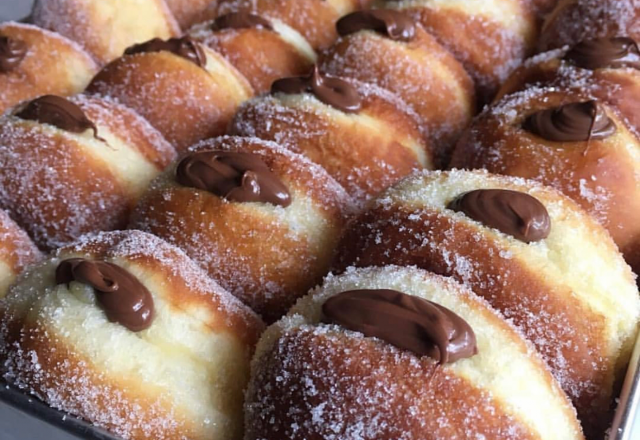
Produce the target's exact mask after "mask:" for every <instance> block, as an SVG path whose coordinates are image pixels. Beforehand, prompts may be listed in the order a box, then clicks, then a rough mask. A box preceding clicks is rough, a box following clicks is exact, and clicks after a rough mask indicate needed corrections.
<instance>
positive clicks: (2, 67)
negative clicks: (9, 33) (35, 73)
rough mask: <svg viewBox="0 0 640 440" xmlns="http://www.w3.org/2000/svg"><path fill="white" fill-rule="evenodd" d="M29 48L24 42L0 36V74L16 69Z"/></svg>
mask: <svg viewBox="0 0 640 440" xmlns="http://www.w3.org/2000/svg"><path fill="white" fill-rule="evenodd" d="M28 50H29V48H28V47H27V44H26V43H25V42H24V41H20V40H16V39H14V38H9V37H2V36H0V73H8V72H11V71H12V70H13V69H15V68H16V67H18V66H19V65H20V63H21V62H22V60H23V59H24V57H25V56H27V52H28Z"/></svg>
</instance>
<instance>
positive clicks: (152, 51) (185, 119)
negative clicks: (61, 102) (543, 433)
mask: <svg viewBox="0 0 640 440" xmlns="http://www.w3.org/2000/svg"><path fill="white" fill-rule="evenodd" d="M87 93H97V94H100V95H104V96H109V97H111V98H114V99H116V100H118V101H119V102H121V103H123V104H125V105H127V106H128V107H130V108H132V109H134V110H136V111H137V112H138V113H140V114H141V115H142V116H144V117H145V118H146V119H147V120H148V121H149V122H150V123H151V125H153V126H154V127H155V128H156V129H157V130H158V131H159V132H160V133H162V134H163V135H164V136H165V138H166V139H167V140H168V141H169V142H171V143H172V144H173V145H174V146H175V147H176V149H177V150H178V151H183V150H185V149H186V148H187V147H189V146H191V145H193V144H194V143H196V142H197V141H199V140H202V139H206V138H209V137H212V136H217V135H221V134H224V132H225V130H226V127H227V124H228V123H229V120H230V119H231V118H232V117H233V114H234V113H235V111H236V108H237V107H238V105H239V104H240V103H241V102H242V101H245V100H246V99H249V98H250V97H251V96H252V95H253V90H252V89H251V86H250V85H249V83H248V82H247V80H246V79H245V78H244V77H243V76H242V74H240V72H238V71H237V70H236V69H235V68H234V67H233V66H232V65H231V64H230V63H229V62H228V61H227V60H225V59H224V57H223V56H222V55H220V54H218V53H217V52H215V51H213V50H211V49H209V48H208V47H206V46H204V45H203V44H200V43H198V42H196V41H194V40H192V39H191V38H189V37H182V38H174V39H170V40H167V41H162V40H158V39H154V40H151V41H148V42H146V43H143V44H139V45H136V46H132V47H130V48H129V49H127V52H126V53H125V55H124V56H122V57H120V58H118V59H117V60H115V61H113V62H111V63H110V64H108V65H107V66H106V67H104V69H102V70H101V71H100V72H99V73H98V74H97V75H96V77H95V78H94V79H93V80H92V81H91V84H89V87H88V88H87Z"/></svg>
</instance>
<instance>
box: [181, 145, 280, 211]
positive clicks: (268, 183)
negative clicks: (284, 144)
mask: <svg viewBox="0 0 640 440" xmlns="http://www.w3.org/2000/svg"><path fill="white" fill-rule="evenodd" d="M176 180H177V182H178V183H180V184H181V185H184V186H188V187H191V188H197V189H201V190H204V191H209V192H211V193H213V194H215V195H217V196H219V197H222V198H224V199H225V200H229V201H232V202H261V203H271V204H272V205H278V206H283V207H287V206H289V205H290V204H291V195H290V193H289V190H288V189H287V187H286V186H285V185H284V184H283V183H282V181H281V180H280V179H279V178H278V177H277V176H276V175H275V174H274V173H273V172H271V170H270V169H269V167H268V166H267V165H266V164H265V163H264V162H263V161H262V160H261V159H260V157H259V156H258V155H256V154H252V153H237V152H231V151H201V152H196V153H191V154H189V155H188V156H187V157H185V158H184V159H182V161H181V162H180V163H179V164H178V168H177V169H176Z"/></svg>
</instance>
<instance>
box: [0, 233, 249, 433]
mask: <svg viewBox="0 0 640 440" xmlns="http://www.w3.org/2000/svg"><path fill="white" fill-rule="evenodd" d="M96 253H97V254H99V255H100V258H101V259H105V260H107V261H109V260H119V261H126V262H127V263H136V262H139V263H140V264H144V265H145V267H148V268H149V270H151V271H155V270H157V271H159V272H158V273H157V274H155V275H154V276H158V277H159V278H158V279H157V280H158V281H160V280H161V281H160V283H159V284H157V285H158V286H159V288H162V289H166V288H169V289H170V288H171V287H170V286H171V285H178V284H180V283H185V284H186V286H187V287H188V292H189V296H190V298H187V299H188V300H193V299H195V298H197V297H201V298H202V301H203V302H202V304H203V305H204V304H207V307H214V308H215V309H216V316H217V317H218V319H220V318H221V317H222V322H221V323H216V325H220V324H222V327H226V328H227V330H230V329H233V330H232V331H234V332H238V333H236V335H237V337H238V338H240V339H241V340H244V341H250V340H253V341H254V342H255V338H256V334H254V333H255V332H256V331H257V330H258V327H257V326H259V325H261V324H258V323H261V321H260V319H259V318H258V317H257V315H255V314H254V313H253V312H252V311H251V310H249V309H248V308H247V307H246V306H244V305H243V304H242V303H240V301H238V300H237V299H235V298H234V297H233V296H231V295H230V294H228V293H227V292H226V291H225V290H224V289H222V287H220V286H219V285H218V284H217V283H215V282H214V281H213V280H211V279H210V278H209V277H208V276H207V275H206V274H205V273H204V272H203V271H202V270H201V269H200V268H199V267H198V266H197V265H196V264H195V263H194V262H193V261H192V260H191V259H189V258H188V257H187V255H186V254H184V252H182V251H181V250H179V249H178V248H176V247H174V246H171V245H169V244H168V243H166V242H164V241H163V240H161V239H159V238H157V237H155V236H152V235H150V234H146V233H143V232H140V231H119V232H101V233H98V234H93V235H88V236H86V237H83V238H82V239H81V240H79V241H78V242H77V243H76V244H74V245H72V246H69V247H66V248H63V249H59V250H58V251H56V252H55V253H54V254H53V256H52V257H51V259H52V260H51V262H53V263H54V264H55V263H56V262H57V261H59V260H61V259H64V258H69V257H71V256H74V257H75V256H80V257H87V258H91V257H95V255H94V254H96ZM51 262H48V263H45V265H50V264H51ZM149 264H151V266H149ZM42 267H44V265H43V266H42ZM43 273H44V271H43V270H42V268H41V267H40V266H38V267H34V268H33V269H31V270H29V271H27V273H25V274H24V275H23V277H22V279H23V280H25V279H27V278H30V277H31V278H32V280H33V279H35V283H33V284H32V285H30V286H29V287H28V288H27V289H28V290H27V291H25V292H22V293H25V294H29V295H31V296H32V297H31V298H30V300H29V304H26V305H25V304H24V299H21V298H12V297H11V294H10V295H9V297H8V298H7V299H5V300H0V311H4V313H5V314H6V316H5V317H4V318H5V319H3V320H1V321H0V359H4V360H5V363H4V365H0V372H1V373H2V374H3V376H4V378H5V380H7V382H9V383H11V384H14V385H15V386H17V387H19V388H20V389H22V390H25V391H28V392H30V393H31V394H33V395H35V396H36V397H38V398H40V399H42V400H44V401H45V402H47V403H48V404H49V405H51V406H52V407H53V408H56V409H59V410H62V411H65V412H68V413H70V414H75V415H78V414H82V415H84V417H86V418H87V420H89V421H90V422H92V423H94V424H95V425H96V426H99V427H104V428H110V429H112V430H113V432H114V433H115V434H117V435H119V436H122V437H123V438H124V439H131V438H136V439H140V438H144V439H150V440H151V439H157V438H158V437H157V435H158V433H160V432H168V434H167V435H168V437H167V438H171V439H178V438H180V439H186V438H191V437H190V436H189V435H188V434H183V435H180V434H176V432H177V433H180V429H182V428H181V427H183V426H185V425H187V426H188V425H189V424H191V423H193V422H194V421H191V420H182V418H181V417H182V416H183V415H184V414H182V415H178V414H176V413H175V412H174V411H175V407H174V406H173V404H172V402H171V401H170V396H168V395H164V394H160V395H158V396H157V397H151V396H153V387H154V386H156V385H155V384H147V386H151V387H152V388H151V389H150V391H151V393H152V394H151V395H150V396H145V395H140V394H135V393H136V391H134V388H138V387H140V386H141V384H139V383H130V384H129V385H130V386H131V389H130V390H129V389H123V384H124V386H126V384H127V380H130V379H127V378H120V377H118V378H117V379H116V381H118V383H115V382H114V378H113V376H112V375H110V374H109V372H107V371H104V372H103V371H101V370H100V369H97V368H96V366H95V365H94V363H93V361H92V359H91V357H92V356H94V355H95V354H91V353H84V354H83V353H77V352H76V351H75V349H74V347H69V346H65V343H64V342H63V339H66V337H67V336H68V335H67V334H66V333H64V332H66V331H67V330H65V328H66V327H65V326H66V325H68V324H69V323H68V322H67V323H62V322H60V323H57V322H56V321H57V319H58V318H57V317H58V316H60V317H61V318H60V319H66V318H65V317H64V315H65V312H66V311H65V310H64V308H66V307H72V305H71V304H70V303H67V302H66V301H60V302H54V303H48V304H47V305H46V306H44V307H43V306H42V301H43V298H44V296H46V295H47V294H50V295H53V294H54V293H53V291H49V289H52V286H51V283H52V280H51V279H49V278H48V277H46V278H45V277H44V276H43ZM167 274H168V276H167ZM150 280H151V279H149V280H147V282H149V281H150ZM150 282H151V284H152V285H154V284H155V283H157V281H150ZM145 283H146V282H145ZM168 294H169V295H171V294H173V292H172V291H171V290H168ZM152 295H154V297H155V298H156V301H157V300H158V297H157V295H159V293H158V292H153V291H152ZM21 303H22V304H21ZM25 307H26V308H25ZM52 307H53V308H55V307H59V309H58V310H56V309H52ZM177 307H178V308H179V309H180V305H179V304H178V305H177ZM33 310H37V311H38V312H37V315H34V312H33ZM180 311H181V312H184V313H187V314H190V315H191V317H190V318H191V319H193V320H195V321H200V320H202V319H204V318H205V317H206V314H203V313H201V312H199V311H197V310H193V309H191V311H187V310H185V309H180ZM92 313H93V312H92ZM92 319H93V318H92V317H90V316H87V317H85V323H84V324H83V325H86V327H87V328H86V332H87V333H86V334H85V335H84V336H82V337H83V338H91V337H92V335H91V333H92V330H91V329H92V328H93V327H95V326H96V324H95V322H91V321H92ZM34 320H35V321H34ZM202 322H204V321H202ZM16 325H18V326H19V327H20V329H19V330H18V333H16V330H17V329H16ZM207 325H208V324H206V323H205V326H207ZM59 331H62V332H63V333H62V334H60V335H58V334H56V332H59ZM99 331H103V330H99ZM119 331H120V330H119ZM27 333H28V337H29V341H34V340H36V341H40V340H42V341H45V342H46V345H44V346H43V345H38V343H36V344H35V347H36V348H35V349H33V348H25V345H27V346H28V344H30V343H32V342H29V341H26V340H23V338H24V337H25V335H27ZM59 336H60V339H59ZM8 337H11V338H12V339H13V342H12V343H11V344H10V345H7V344H6V342H5V341H6V340H7V339H8ZM118 337H119V336H118V334H115V333H114V334H113V335H112V338H118ZM109 343H110V344H111V342H109ZM40 344H41V343H40ZM32 347H33V346H32ZM175 349H176V350H181V349H182V350H184V347H175ZM39 353H41V354H42V355H43V356H45V358H41V357H39V356H40V355H39ZM186 354H187V355H188V353H186ZM191 355H193V356H197V355H196V354H193V353H192V354H191ZM115 357H117V356H115ZM194 362H195V360H194ZM158 367H160V366H158ZM158 371H162V370H158ZM169 371H170V370H169ZM165 374H166V373H165ZM120 380H123V382H119V381H120ZM175 382H176V384H179V383H180V382H181V380H180V379H179V378H175ZM210 385H211V387H212V392H214V393H215V392H217V391H215V390H216V385H217V384H216V383H211V384H210ZM176 386H177V385H176ZM143 389H144V388H143ZM125 390H126V392H125ZM132 399H133V400H132ZM198 422H199V421H198ZM204 423H205V424H206V423H210V422H208V421H207V420H205V421H204Z"/></svg>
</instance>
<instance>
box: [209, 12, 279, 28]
mask: <svg viewBox="0 0 640 440" xmlns="http://www.w3.org/2000/svg"><path fill="white" fill-rule="evenodd" d="M250 28H255V29H265V30H268V31H271V30H273V26H272V25H271V22H270V21H269V20H267V19H266V18H262V17H260V16H259V15H255V14H249V13H247V12H232V13H230V14H225V15H221V16H220V17H218V18H216V19H215V20H214V21H213V23H211V30H212V31H221V30H224V29H250Z"/></svg>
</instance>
